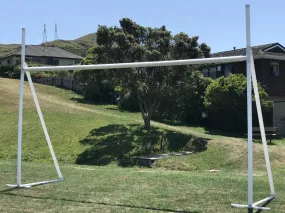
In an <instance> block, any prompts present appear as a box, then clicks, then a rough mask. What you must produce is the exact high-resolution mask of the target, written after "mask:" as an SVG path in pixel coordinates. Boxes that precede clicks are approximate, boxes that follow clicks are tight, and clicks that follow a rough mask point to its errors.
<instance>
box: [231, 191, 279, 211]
mask: <svg viewBox="0 0 285 213" xmlns="http://www.w3.org/2000/svg"><path fill="white" fill-rule="evenodd" d="M274 198H275V194H273V195H271V196H269V197H267V198H265V199H263V200H260V201H257V202H255V203H253V204H252V206H249V205H242V204H232V205H231V206H232V207H233V208H247V209H248V212H252V210H253V209H257V210H270V208H268V207H260V206H257V205H259V204H262V203H265V202H268V201H271V200H273V199H274Z"/></svg>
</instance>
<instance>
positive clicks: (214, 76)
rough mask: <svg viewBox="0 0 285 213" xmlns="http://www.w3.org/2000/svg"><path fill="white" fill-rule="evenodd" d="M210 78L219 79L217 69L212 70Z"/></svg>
mask: <svg viewBox="0 0 285 213" xmlns="http://www.w3.org/2000/svg"><path fill="white" fill-rule="evenodd" d="M209 76H210V77H211V78H213V79H215V78H217V69H216V67H212V68H210V71H209Z"/></svg>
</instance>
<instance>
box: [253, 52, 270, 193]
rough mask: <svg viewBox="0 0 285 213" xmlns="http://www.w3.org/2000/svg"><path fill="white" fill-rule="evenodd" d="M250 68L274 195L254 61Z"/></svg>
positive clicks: (268, 172)
mask: <svg viewBox="0 0 285 213" xmlns="http://www.w3.org/2000/svg"><path fill="white" fill-rule="evenodd" d="M251 60H252V61H253V56H252V55H251ZM251 70H252V84H253V90H254V96H255V102H256V109H257V115H258V122H259V127H260V133H261V139H262V144H263V152H264V157H265V163H266V169H267V174H268V180H269V186H270V192H271V195H274V196H275V190H274V184H273V177H272V171H271V165H270V159H269V152H268V146H267V140H266V135H265V130H264V122H263V116H262V109H261V104H260V98H259V91H258V86H257V79H256V72H255V67H254V63H252V64H251Z"/></svg>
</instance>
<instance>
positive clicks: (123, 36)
mask: <svg viewBox="0 0 285 213" xmlns="http://www.w3.org/2000/svg"><path fill="white" fill-rule="evenodd" d="M198 38H199V37H198V36H194V37H189V36H188V35H187V34H185V33H178V34H176V35H174V36H173V35H172V34H171V32H170V31H169V30H167V29H166V26H161V27H159V28H152V27H144V26H141V25H139V24H137V23H135V22H134V21H132V20H131V19H128V18H123V19H121V20H120V27H107V26H99V27H98V30H97V46H94V47H92V48H91V49H90V50H89V51H88V54H87V56H86V58H84V60H83V63H84V64H91V63H92V64H96V63H100V64H103V63H126V62H139V61H160V60H175V59H191V58H203V57H209V55H210V47H209V46H207V45H206V44H205V43H202V44H199V43H198ZM195 68H196V67H194V66H175V67H155V68H153V67H148V68H133V69H124V70H109V71H108V72H106V71H96V72H95V73H94V74H91V72H88V71H85V73H86V74H87V76H88V79H90V78H92V77H93V78H94V79H96V80H97V82H99V81H101V80H102V78H105V79H107V80H109V81H110V82H112V83H115V84H116V85H120V86H121V88H123V89H124V90H127V91H132V92H134V93H135V94H136V97H137V101H138V105H139V108H140V111H141V113H142V117H143V119H144V122H145V128H147V129H148V128H149V127H150V120H151V118H152V117H153V115H154V113H155V112H156V111H157V110H158V109H159V106H160V104H161V102H162V100H163V98H164V97H165V95H166V94H168V92H169V91H170V89H171V88H174V87H175V86H176V84H177V82H178V81H181V80H183V78H184V77H185V75H186V74H185V73H187V72H189V71H191V70H194V69H195ZM90 75H92V77H91V76H90Z"/></svg>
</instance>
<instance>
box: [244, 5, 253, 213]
mask: <svg viewBox="0 0 285 213" xmlns="http://www.w3.org/2000/svg"><path fill="white" fill-rule="evenodd" d="M245 7H246V75H247V134H248V209H249V212H252V204H253V174H252V172H253V171H252V170H253V163H252V161H253V159H252V158H253V151H252V94H251V64H252V63H253V61H252V58H251V36H250V6H249V5H246V6H245Z"/></svg>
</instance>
